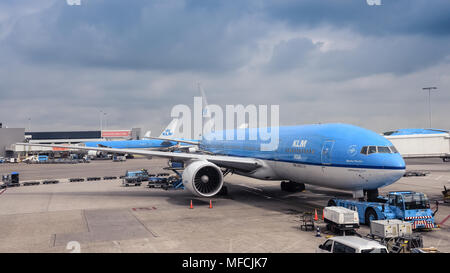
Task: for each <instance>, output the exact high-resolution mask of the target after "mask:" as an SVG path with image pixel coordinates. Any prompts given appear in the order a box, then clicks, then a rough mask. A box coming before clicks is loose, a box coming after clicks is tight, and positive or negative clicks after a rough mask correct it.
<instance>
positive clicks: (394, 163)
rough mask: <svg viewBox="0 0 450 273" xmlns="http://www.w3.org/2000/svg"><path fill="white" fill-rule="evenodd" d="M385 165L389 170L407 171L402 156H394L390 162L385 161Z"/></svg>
mask: <svg viewBox="0 0 450 273" xmlns="http://www.w3.org/2000/svg"><path fill="white" fill-rule="evenodd" d="M385 163H386V165H385V167H386V168H389V169H398V170H405V169H406V164H405V160H403V157H402V156H401V155H400V154H393V155H392V156H391V157H390V158H389V159H388V160H386V161H385Z"/></svg>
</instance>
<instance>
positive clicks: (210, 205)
mask: <svg viewBox="0 0 450 273" xmlns="http://www.w3.org/2000/svg"><path fill="white" fill-rule="evenodd" d="M209 208H210V209H212V201H211V200H209Z"/></svg>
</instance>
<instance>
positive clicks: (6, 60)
mask: <svg viewBox="0 0 450 273" xmlns="http://www.w3.org/2000/svg"><path fill="white" fill-rule="evenodd" d="M381 1H382V3H383V5H382V6H369V5H367V4H366V1H364V0H358V1H345V0H343V1H335V0H326V1H317V0H304V1H293V0H292V1H287V0H286V1H280V0H278V1H275V0H273V1H269V0H267V1H259V0H258V1H257V0H254V1H253V0H249V1H200V0H185V1H183V0H179V1H164V0H154V1H137V0H132V1H121V0H81V2H82V5H81V6H68V5H67V4H66V3H65V1H64V0H61V1H60V0H47V1H23V2H22V1H2V2H1V3H0V60H1V62H0V120H1V121H3V122H4V123H6V124H10V125H11V126H26V124H27V119H28V118H29V117H31V118H32V124H33V127H35V128H39V129H42V130H49V129H53V130H60V129H96V128H98V127H99V111H100V110H103V111H105V112H107V113H108V124H109V126H111V128H130V127H142V128H143V129H144V130H145V129H152V131H154V133H158V132H159V131H160V130H161V129H162V128H163V127H164V126H165V125H166V124H167V123H168V122H169V121H170V116H169V114H170V110H171V108H172V106H174V105H176V104H187V105H189V106H192V96H194V95H198V92H197V89H196V82H197V81H201V82H202V83H203V86H204V88H205V91H206V93H207V95H208V100H209V102H210V103H216V104H220V105H222V106H224V105H225V104H244V105H247V104H279V105H280V110H281V113H280V117H281V123H282V124H284V125H287V124H302V123H313V122H348V123H354V124H356V125H361V126H365V127H367V128H370V129H374V130H379V131H381V130H385V129H386V130H387V129H392V128H396V127H407V126H416V127H420V126H422V125H423V123H426V121H427V116H426V114H427V111H426V110H427V109H426V107H425V106H426V103H425V102H426V97H425V96H424V94H423V93H422V92H421V87H423V86H424V85H437V86H438V87H439V90H438V92H437V93H436V100H435V101H434V104H433V105H434V107H435V108H434V109H435V112H433V113H434V118H435V119H436V126H439V127H443V128H446V127H448V124H447V121H446V117H447V116H448V115H449V114H450V113H449V112H448V110H447V109H448V102H449V100H450V97H449V95H448V94H447V92H446V90H448V88H449V87H450V78H449V76H448V71H449V67H450V65H449V61H450V57H449V56H450V37H449V34H450V27H449V20H450V19H449V18H450V17H449V16H448V14H450V12H449V11H450V10H449V6H450V3H449V2H448V1H440V0H436V1H425V0H413V1H406V0H399V1H394V0H381ZM422 110H423V111H422ZM423 121H425V122H423Z"/></svg>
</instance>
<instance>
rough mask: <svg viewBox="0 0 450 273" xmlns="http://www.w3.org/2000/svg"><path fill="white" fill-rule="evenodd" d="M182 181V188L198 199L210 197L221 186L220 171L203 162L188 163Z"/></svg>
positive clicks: (213, 165) (212, 165)
mask: <svg viewBox="0 0 450 273" xmlns="http://www.w3.org/2000/svg"><path fill="white" fill-rule="evenodd" d="M182 179H183V185H184V187H185V188H187V189H188V190H190V191H191V192H192V193H193V194H195V195H197V196H200V197H211V196H213V195H215V194H217V193H218V192H219V191H220V190H221V189H222V186H223V174H222V170H221V169H220V168H219V167H217V166H216V165H215V164H213V163H211V162H208V161H204V160H199V161H194V162H192V163H190V164H189V165H188V166H187V167H186V168H185V169H184V171H183V176H182Z"/></svg>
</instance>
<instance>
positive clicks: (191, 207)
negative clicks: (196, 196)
mask: <svg viewBox="0 0 450 273" xmlns="http://www.w3.org/2000/svg"><path fill="white" fill-rule="evenodd" d="M189 208H190V209H193V208H194V206H193V205H192V200H191V206H190V207H189Z"/></svg>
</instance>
